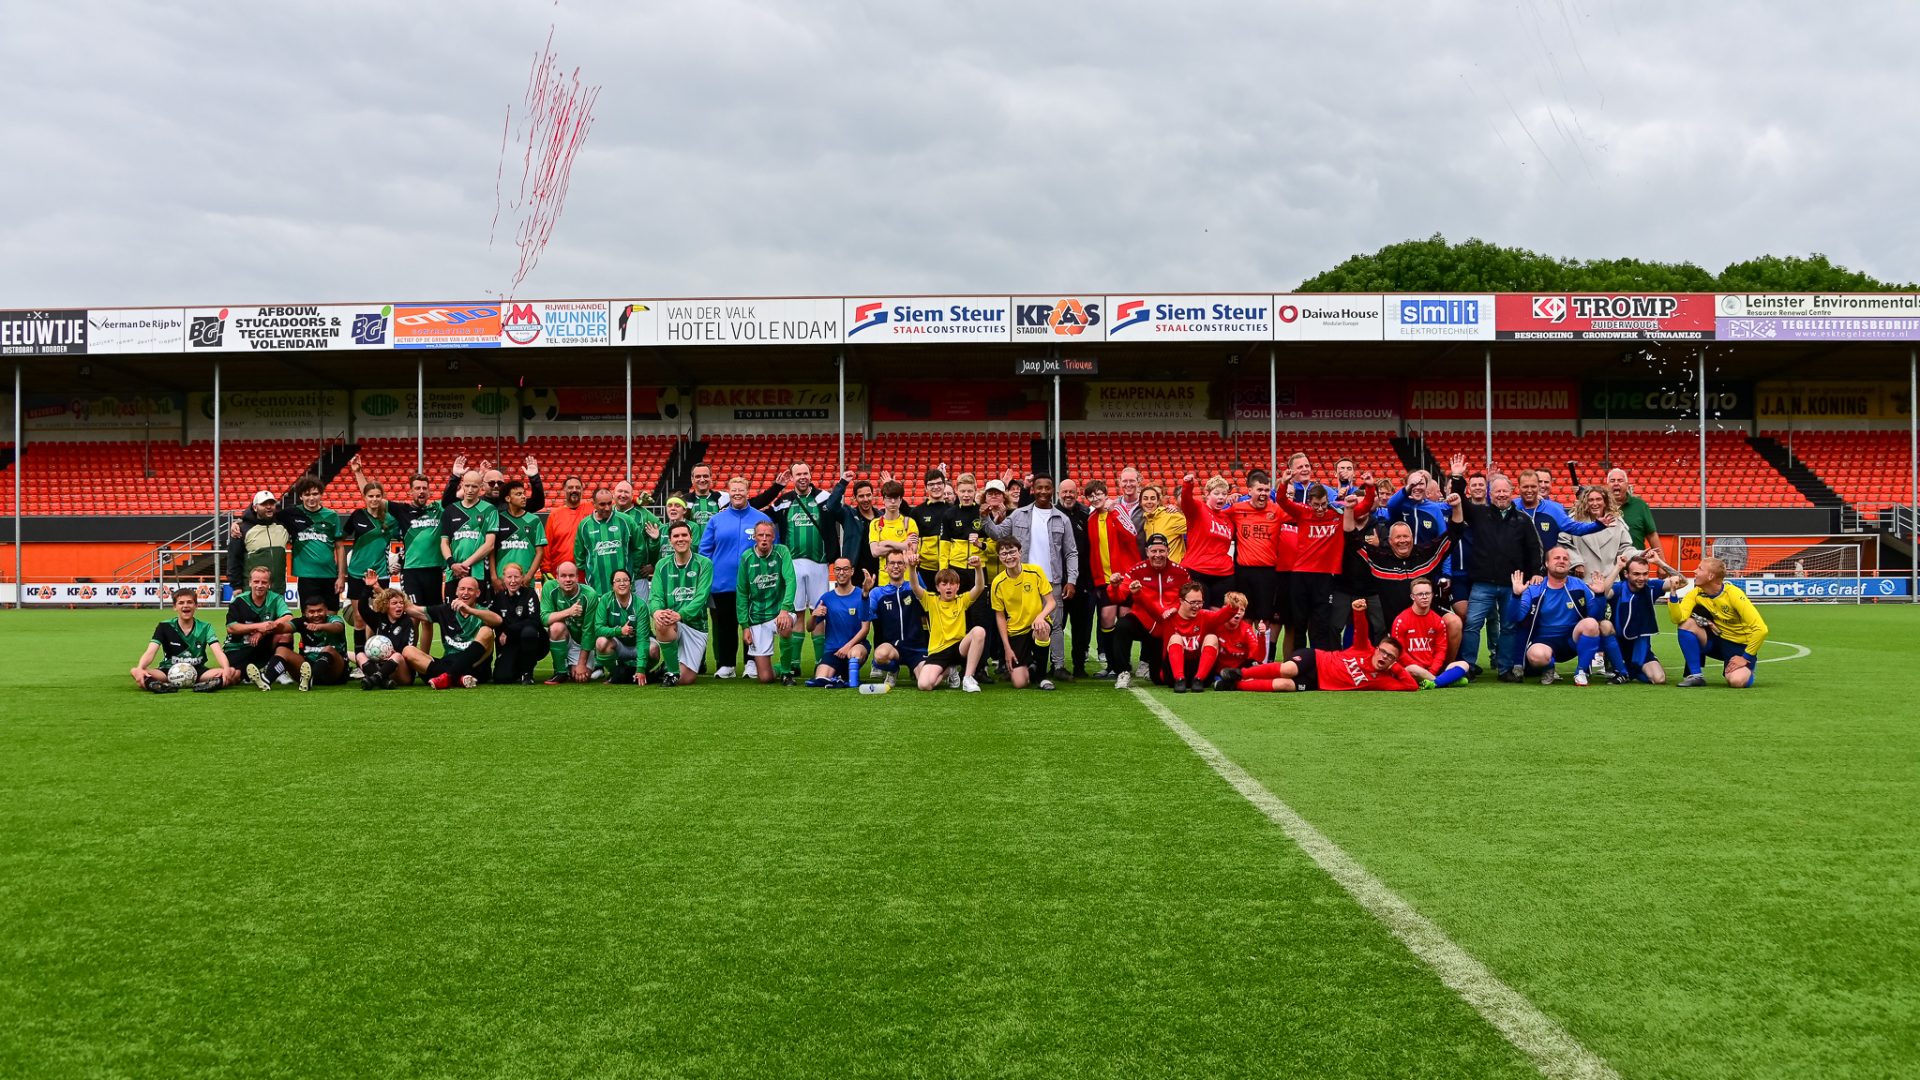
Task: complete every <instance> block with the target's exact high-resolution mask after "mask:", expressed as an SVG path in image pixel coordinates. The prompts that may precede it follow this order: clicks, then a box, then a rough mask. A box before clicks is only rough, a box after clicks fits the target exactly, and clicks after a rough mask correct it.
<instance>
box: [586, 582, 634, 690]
mask: <svg viewBox="0 0 1920 1080" xmlns="http://www.w3.org/2000/svg"><path fill="white" fill-rule="evenodd" d="M612 586H613V587H612V591H610V592H608V593H607V595H605V596H603V597H601V598H600V607H599V609H598V610H597V611H595V612H594V618H593V651H594V655H596V656H598V657H599V662H600V666H601V668H603V669H604V670H606V672H607V673H608V681H609V682H610V683H625V684H627V685H629V686H645V685H647V674H646V672H644V671H641V670H640V625H641V624H642V623H643V622H645V621H646V620H644V619H643V618H641V616H642V614H644V613H645V611H646V604H645V602H644V601H642V600H641V599H640V598H639V597H637V596H635V595H634V594H633V575H632V574H631V573H629V572H627V570H626V568H625V567H622V568H620V569H618V570H615V571H614V572H613V581H612Z"/></svg>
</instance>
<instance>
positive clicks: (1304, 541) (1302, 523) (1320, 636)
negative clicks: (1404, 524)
mask: <svg viewBox="0 0 1920 1080" xmlns="http://www.w3.org/2000/svg"><path fill="white" fill-rule="evenodd" d="M1373 500H1374V486H1373V474H1372V473H1367V474H1365V475H1364V476H1362V477H1360V494H1359V495H1357V496H1353V497H1352V501H1351V502H1350V503H1349V502H1348V501H1347V500H1340V501H1338V502H1336V501H1334V499H1333V495H1332V492H1330V491H1328V490H1327V489H1326V487H1325V486H1324V485H1322V484H1312V485H1309V486H1308V488H1307V501H1306V502H1303V503H1301V502H1294V501H1293V500H1292V499H1281V500H1280V501H1279V502H1278V503H1277V504H1276V505H1278V506H1279V507H1280V510H1281V512H1283V513H1285V514H1286V515H1287V517H1289V518H1291V519H1292V521H1293V524H1294V526H1295V529H1296V534H1297V538H1296V539H1295V541H1294V557H1293V565H1292V567H1291V569H1292V571H1293V573H1292V575H1291V577H1290V579H1289V588H1290V589H1291V590H1292V598H1291V599H1290V600H1289V602H1288V607H1289V608H1290V609H1291V610H1292V612H1293V617H1294V618H1295V619H1297V620H1299V622H1300V624H1301V626H1302V627H1303V628H1304V629H1305V631H1306V639H1307V642H1308V643H1309V644H1311V645H1312V646H1313V647H1314V648H1316V649H1327V648H1334V647H1336V646H1338V645H1339V640H1340V634H1339V631H1337V630H1336V629H1335V628H1334V618H1333V579H1334V577H1335V576H1336V575H1338V574H1339V573H1340V564H1341V561H1342V560H1343V559H1344V558H1345V557H1346V553H1347V545H1346V521H1347V520H1348V518H1347V516H1346V511H1347V510H1348V508H1349V507H1351V509H1352V511H1353V516H1354V517H1355V518H1358V519H1360V520H1363V521H1364V520H1367V519H1368V518H1370V517H1371V516H1372V514H1373ZM1283 569H1286V568H1284V567H1283Z"/></svg>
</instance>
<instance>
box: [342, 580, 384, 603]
mask: <svg viewBox="0 0 1920 1080" xmlns="http://www.w3.org/2000/svg"><path fill="white" fill-rule="evenodd" d="M386 587H387V579H386V578H381V579H380V584H378V585H368V584H367V582H366V579H365V578H357V577H351V576H349V577H348V578H347V600H348V602H349V603H359V602H360V601H362V600H371V599H373V594H374V593H376V592H379V591H380V590H381V589H384V588H386Z"/></svg>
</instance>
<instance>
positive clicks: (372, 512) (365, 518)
mask: <svg viewBox="0 0 1920 1080" xmlns="http://www.w3.org/2000/svg"><path fill="white" fill-rule="evenodd" d="M360 495H361V498H362V499H363V500H364V502H365V505H364V506H362V507H361V508H360V509H358V510H355V511H354V512H353V513H351V514H349V515H347V525H346V533H345V535H344V536H342V537H341V542H342V543H344V544H346V545H347V546H348V547H347V601H348V603H349V605H351V604H357V603H359V602H360V601H362V600H365V599H367V598H368V597H370V596H372V595H373V593H374V591H375V590H377V589H384V588H386V587H387V578H388V575H389V573H390V563H389V557H390V554H391V549H392V548H393V543H394V541H395V540H398V539H399V538H400V520H399V518H397V517H395V516H394V515H393V513H392V511H390V510H389V509H388V508H387V493H386V489H385V488H383V487H381V486H380V483H379V482H378V481H374V482H371V483H368V484H367V485H366V486H365V487H363V488H362V489H361V491H360ZM369 570H371V571H373V574H374V584H372V585H368V584H367V581H366V577H367V571H369ZM364 644H365V637H364V635H363V634H362V633H361V631H360V629H359V628H358V627H355V628H354V631H353V647H354V648H355V649H356V650H358V649H359V648H360V647H361V646H362V645H364ZM354 674H356V675H357V674H359V673H358V672H357V671H356V672H355V673H354Z"/></svg>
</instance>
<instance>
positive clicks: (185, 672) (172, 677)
mask: <svg viewBox="0 0 1920 1080" xmlns="http://www.w3.org/2000/svg"><path fill="white" fill-rule="evenodd" d="M199 678H200V669H199V668H196V667H194V666H193V661H191V660H181V661H179V662H177V663H175V664H174V665H173V666H172V667H170V668H168V669H167V682H168V683H169V684H171V685H173V686H192V685H193V684H194V682H195V681H197V680H198V679H199Z"/></svg>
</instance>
